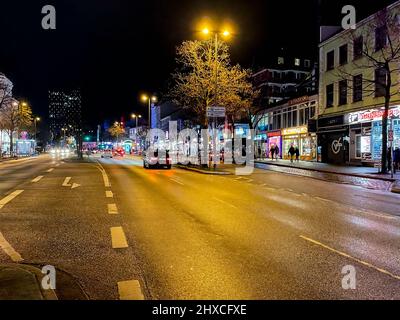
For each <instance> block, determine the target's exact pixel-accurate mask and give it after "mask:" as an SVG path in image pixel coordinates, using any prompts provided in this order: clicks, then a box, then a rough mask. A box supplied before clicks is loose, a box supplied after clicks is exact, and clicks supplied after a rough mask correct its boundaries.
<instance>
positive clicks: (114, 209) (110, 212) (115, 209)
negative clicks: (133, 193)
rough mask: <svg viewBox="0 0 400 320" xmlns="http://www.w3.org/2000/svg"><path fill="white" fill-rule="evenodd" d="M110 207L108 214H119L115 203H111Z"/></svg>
mask: <svg viewBox="0 0 400 320" xmlns="http://www.w3.org/2000/svg"><path fill="white" fill-rule="evenodd" d="M107 207H108V214H118V209H117V205H116V204H115V203H109V204H108V205H107Z"/></svg>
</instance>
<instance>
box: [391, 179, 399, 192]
mask: <svg viewBox="0 0 400 320" xmlns="http://www.w3.org/2000/svg"><path fill="white" fill-rule="evenodd" d="M390 191H391V192H393V193H399V194H400V181H399V180H397V181H396V182H395V183H393V185H392V189H391V190H390Z"/></svg>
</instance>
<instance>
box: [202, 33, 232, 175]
mask: <svg viewBox="0 0 400 320" xmlns="http://www.w3.org/2000/svg"><path fill="white" fill-rule="evenodd" d="M202 33H203V34H204V35H206V36H208V35H210V34H214V106H215V107H216V106H217V103H218V46H219V44H218V42H219V35H220V34H221V35H222V36H223V37H225V38H228V37H229V36H230V35H231V33H230V32H229V31H228V30H223V31H210V30H209V29H208V28H204V29H203V30H202ZM206 121H207V123H208V119H207V116H206ZM212 130H213V136H214V135H215V130H216V118H215V117H213V122H212ZM213 140H214V141H213V154H214V156H213V158H214V159H213V160H212V161H213V167H214V169H215V168H216V166H217V164H216V161H215V157H216V141H215V140H216V137H215V136H214V139H213Z"/></svg>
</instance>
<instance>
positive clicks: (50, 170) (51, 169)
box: [46, 168, 54, 173]
mask: <svg viewBox="0 0 400 320" xmlns="http://www.w3.org/2000/svg"><path fill="white" fill-rule="evenodd" d="M53 170H54V168H50V169H49V170H47V171H46V172H49V173H50V172H52V171H53Z"/></svg>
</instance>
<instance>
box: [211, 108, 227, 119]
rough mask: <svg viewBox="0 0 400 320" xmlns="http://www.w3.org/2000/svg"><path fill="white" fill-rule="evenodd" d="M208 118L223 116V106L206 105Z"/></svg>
mask: <svg viewBox="0 0 400 320" xmlns="http://www.w3.org/2000/svg"><path fill="white" fill-rule="evenodd" d="M207 117H208V118H225V107H207Z"/></svg>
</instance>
